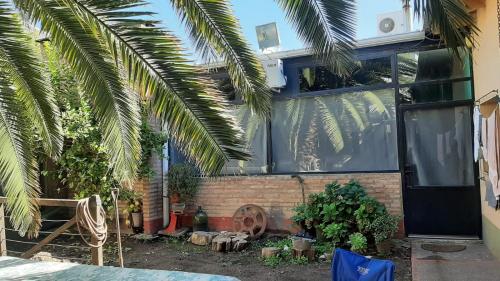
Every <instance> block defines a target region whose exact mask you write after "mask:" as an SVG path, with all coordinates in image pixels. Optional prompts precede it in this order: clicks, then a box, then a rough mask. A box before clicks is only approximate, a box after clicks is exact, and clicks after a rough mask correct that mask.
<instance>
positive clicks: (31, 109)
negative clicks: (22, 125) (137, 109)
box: [0, 1, 62, 157]
mask: <svg viewBox="0 0 500 281" xmlns="http://www.w3.org/2000/svg"><path fill="white" fill-rule="evenodd" d="M33 44H34V40H31V39H30V38H29V37H28V36H27V35H26V34H25V33H24V30H23V28H22V25H21V23H20V22H19V20H18V18H17V15H16V14H14V13H13V11H12V10H11V7H10V6H9V4H8V3H7V2H6V1H0V68H1V69H2V71H4V72H5V74H6V75H8V77H9V78H10V81H11V82H12V84H13V86H14V87H15V90H16V95H17V96H18V97H19V99H20V102H21V103H22V104H23V112H24V113H25V114H26V115H27V117H28V118H29V120H30V121H31V122H33V123H34V125H35V128H37V132H38V134H39V135H40V138H41V140H42V142H41V143H42V145H43V147H44V149H45V152H46V153H47V154H49V155H50V156H52V157H57V156H58V155H59V154H60V152H61V149H62V131H61V120H60V118H59V115H60V114H59V109H58V107H57V105H56V103H55V98H54V94H53V91H52V88H51V87H50V84H49V80H48V77H46V75H45V74H44V73H46V70H45V69H44V67H43V66H42V59H41V56H40V54H39V52H37V49H36V48H35V46H33Z"/></svg>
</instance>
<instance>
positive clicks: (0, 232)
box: [0, 204, 7, 256]
mask: <svg viewBox="0 0 500 281" xmlns="http://www.w3.org/2000/svg"><path fill="white" fill-rule="evenodd" d="M6 255H7V240H5V206H4V204H0V256H6Z"/></svg>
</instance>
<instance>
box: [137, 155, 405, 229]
mask: <svg viewBox="0 0 500 281" xmlns="http://www.w3.org/2000/svg"><path fill="white" fill-rule="evenodd" d="M155 160H158V159H157V158H156V159H152V161H154V162H155V163H157V165H158V166H156V168H157V169H158V170H159V171H161V167H160V166H159V165H161V163H160V161H155ZM301 177H302V178H303V179H304V191H305V196H306V200H307V198H308V195H309V194H311V193H316V192H321V191H323V190H324V187H325V185H326V184H328V183H331V182H333V181H338V182H339V183H340V184H344V183H347V182H348V181H350V180H351V179H354V180H357V181H358V182H360V184H361V185H363V186H364V187H365V188H366V189H367V192H368V194H370V195H371V196H373V197H375V198H376V199H377V200H379V201H380V202H382V203H383V204H385V206H386V207H387V209H388V210H389V212H390V213H392V214H395V215H402V213H403V212H402V195H401V176H400V174H399V173H380V174H379V173H365V174H322V175H302V176H301ZM136 188H137V190H138V191H140V192H142V193H143V194H144V199H143V209H144V232H145V233H148V234H153V233H156V232H157V231H158V230H160V229H162V218H163V209H162V185H161V176H160V173H157V176H156V177H154V178H153V179H151V181H150V182H145V181H142V182H138V183H137V184H136ZM301 202H302V191H301V188H300V185H299V183H298V181H297V179H294V178H291V177H290V175H265V176H264V175H263V176H231V177H220V178H214V179H205V180H204V181H203V183H202V186H201V188H200V192H199V193H198V196H197V197H196V199H195V202H192V203H190V204H188V206H189V207H190V208H189V210H187V211H186V213H187V215H185V216H183V217H181V218H180V221H181V224H182V225H183V226H191V221H192V214H193V213H194V210H195V207H196V206H198V205H199V206H202V207H203V209H204V210H205V212H207V214H208V216H209V228H210V229H211V230H231V229H232V216H233V214H234V212H235V211H236V209H238V208H239V207H240V206H242V205H244V204H256V205H259V206H261V207H262V208H263V209H264V210H265V211H266V214H267V216H268V227H267V228H268V230H271V231H295V230H296V229H295V228H294V225H293V223H292V221H291V220H290V217H291V216H292V215H293V212H292V208H293V207H295V206H297V205H298V204H300V203H301ZM403 233H404V229H403V223H402V222H401V224H400V234H401V235H402V234H403Z"/></svg>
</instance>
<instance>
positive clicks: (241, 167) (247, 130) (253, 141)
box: [223, 105, 267, 174]
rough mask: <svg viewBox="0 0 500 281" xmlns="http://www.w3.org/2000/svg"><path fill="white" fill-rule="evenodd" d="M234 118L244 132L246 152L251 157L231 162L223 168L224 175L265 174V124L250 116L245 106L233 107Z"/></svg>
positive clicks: (259, 119) (260, 119)
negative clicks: (247, 159) (246, 159)
mask: <svg viewBox="0 0 500 281" xmlns="http://www.w3.org/2000/svg"><path fill="white" fill-rule="evenodd" d="M232 114H234V115H235V116H236V119H237V121H238V122H239V123H240V125H241V128H242V129H243V131H244V134H245V135H244V138H245V141H246V147H245V148H246V150H247V152H248V153H250V154H251V155H252V158H251V159H250V160H249V161H237V160H231V161H229V163H227V165H226V166H225V167H224V170H223V172H224V173H225V174H259V173H266V172H267V129H266V122H265V121H264V120H262V118H259V117H258V116H257V115H255V114H252V112H251V111H250V110H249V109H248V107H247V106H244V105H241V106H234V107H233V109H232Z"/></svg>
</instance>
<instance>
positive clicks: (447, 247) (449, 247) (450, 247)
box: [422, 244, 467, 253]
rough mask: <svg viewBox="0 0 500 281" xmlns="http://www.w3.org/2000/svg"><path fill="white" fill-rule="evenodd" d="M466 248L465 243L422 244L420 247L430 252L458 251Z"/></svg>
mask: <svg viewBox="0 0 500 281" xmlns="http://www.w3.org/2000/svg"><path fill="white" fill-rule="evenodd" d="M465 248H467V247H466V246H465V245H458V244H422V249H424V250H426V251H431V252H444V253H451V252H460V251H463V250H465Z"/></svg>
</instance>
